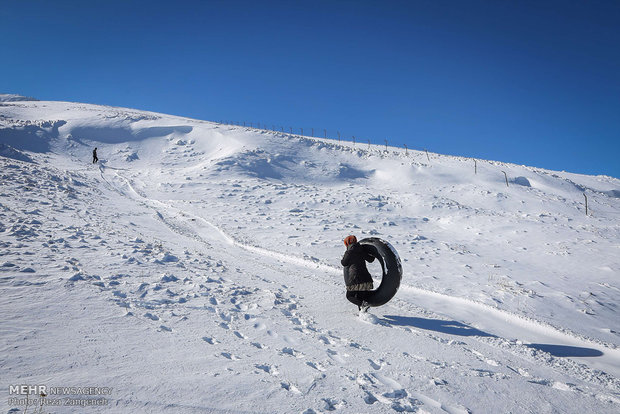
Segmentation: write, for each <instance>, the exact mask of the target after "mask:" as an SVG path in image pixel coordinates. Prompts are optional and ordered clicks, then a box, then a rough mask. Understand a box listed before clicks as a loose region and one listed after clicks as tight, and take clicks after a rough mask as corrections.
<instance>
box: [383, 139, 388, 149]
mask: <svg viewBox="0 0 620 414" xmlns="http://www.w3.org/2000/svg"><path fill="white" fill-rule="evenodd" d="M384 141H385V152H387V150H388V149H387V139H384Z"/></svg>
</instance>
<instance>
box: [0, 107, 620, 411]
mask: <svg viewBox="0 0 620 414" xmlns="http://www.w3.org/2000/svg"><path fill="white" fill-rule="evenodd" d="M94 147H97V148H98V155H99V159H100V163H99V164H97V165H93V164H91V153H92V150H93V148H94ZM474 168H476V170H475V169H474ZM504 172H505V173H506V175H504ZM0 176H1V181H0V255H1V256H2V257H1V258H0V292H1V294H2V297H3V300H2V302H1V304H0V307H1V310H2V314H3V315H4V317H3V318H2V319H1V320H0V332H1V333H2V335H1V338H2V339H1V341H0V346H1V352H0V376H1V378H2V380H3V384H1V389H2V393H3V394H2V401H3V404H5V407H6V410H7V411H8V412H11V413H16V412H23V409H24V404H25V402H24V398H25V397H26V395H15V393H11V392H10V386H11V385H15V384H29V385H31V384H40V385H41V384H42V385H45V386H47V387H86V386H93V387H108V388H111V392H110V393H109V394H106V395H104V396H103V397H104V400H105V401H104V403H105V405H102V406H98V407H75V406H69V405H64V404H65V403H66V402H67V401H64V400H63V401H61V403H62V405H46V406H45V407H43V408H44V409H45V410H47V412H59V413H61V412H62V413H64V412H150V413H156V412H175V413H176V412H181V413H185V412H187V413H195V412H218V413H219V412H234V413H244V412H256V413H280V412H281V413H289V412H298V413H319V412H327V411H336V412H351V413H361V412H394V411H396V412H420V413H467V412H472V413H476V412H482V413H491V412H513V413H555V412H562V413H573V412H574V413H584V412H592V413H615V412H618V411H619V410H620V349H618V345H619V344H620V324H619V322H618V320H619V319H618V304H619V299H620V282H619V276H620V259H619V257H620V255H619V254H618V253H619V249H620V224H619V223H620V221H619V220H618V219H619V218H620V180H618V179H616V178H612V177H605V176H584V175H576V174H570V173H566V172H556V171H548V170H543V169H539V168H533V167H526V166H518V165H512V164H505V163H501V162H494V161H483V160H477V161H476V164H474V160H471V159H465V158H458V157H449V156H443V155H439V154H428V156H427V154H426V153H424V152H417V151H407V152H405V150H404V149H398V148H388V149H387V150H386V148H385V147H384V146H369V145H360V144H359V143H358V144H354V143H351V142H342V143H339V142H338V141H334V140H324V139H314V138H308V137H300V136H296V135H288V134H282V133H277V132H271V131H263V130H256V129H250V128H242V127H235V126H226V125H220V124H216V123H212V122H205V121H197V120H192V119H186V118H181V117H174V116H168V115H162V114H156V113H150V112H144V111H137V110H130V109H124V108H113V107H103V106H96V105H86V104H77V103H67V102H46V101H12V102H3V103H0ZM506 181H508V182H506ZM584 194H585V196H587V199H588V206H589V214H588V215H586V214H585V206H584V202H585V198H584ZM348 234H355V235H357V236H358V238H363V237H369V236H375V237H381V238H384V239H386V240H389V241H390V243H392V245H393V246H394V247H395V248H396V249H397V251H398V253H399V255H400V257H401V260H402V262H403V270H404V275H403V281H402V284H401V289H400V290H399V292H398V294H397V295H396V297H395V298H394V299H393V300H392V301H391V302H389V303H388V304H387V305H385V306H382V307H378V308H372V309H371V311H370V313H369V314H362V315H358V313H357V309H356V307H355V306H353V305H352V304H350V303H348V302H347V301H346V299H345V298H344V288H343V280H342V268H341V266H340V258H341V256H342V254H343V252H344V246H343V245H342V239H343V238H344V236H346V235H348ZM377 266H379V265H377V264H376V263H373V264H370V265H369V269H370V270H371V272H372V273H373V275H375V276H376V277H377V280H378V279H379V278H380V274H381V269H380V267H377ZM16 397H19V398H20V399H21V400H15V399H14V398H16ZM28 397H29V403H31V404H32V402H33V400H32V399H33V398H37V396H35V395H28ZM59 397H60V396H59V395H53V394H52V395H48V397H47V400H46V401H47V402H46V404H51V401H52V400H51V399H53V398H56V401H58V398H59ZM62 397H66V396H62ZM70 397H72V398H74V400H75V401H84V400H85V399H86V398H90V397H91V396H84V395H81V396H80V395H74V394H71V395H70ZM99 397H102V396H99ZM11 399H12V400H11ZM40 402H41V400H40V399H39V400H37V401H35V403H36V404H40ZM39 408H40V407H39ZM34 409H35V407H33V406H32V405H31V406H29V408H28V412H33V411H34Z"/></svg>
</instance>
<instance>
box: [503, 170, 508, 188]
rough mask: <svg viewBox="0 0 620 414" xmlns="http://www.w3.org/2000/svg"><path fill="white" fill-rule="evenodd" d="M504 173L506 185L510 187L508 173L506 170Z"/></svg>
mask: <svg viewBox="0 0 620 414" xmlns="http://www.w3.org/2000/svg"><path fill="white" fill-rule="evenodd" d="M502 172H503V173H504V177H506V187H508V174H506V171H502Z"/></svg>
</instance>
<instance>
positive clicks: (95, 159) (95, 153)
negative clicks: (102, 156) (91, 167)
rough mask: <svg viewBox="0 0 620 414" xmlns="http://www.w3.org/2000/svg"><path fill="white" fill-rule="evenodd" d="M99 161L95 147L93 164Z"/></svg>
mask: <svg viewBox="0 0 620 414" xmlns="http://www.w3.org/2000/svg"><path fill="white" fill-rule="evenodd" d="M97 161H99V158H97V147H95V149H94V150H93V164H95V163H97Z"/></svg>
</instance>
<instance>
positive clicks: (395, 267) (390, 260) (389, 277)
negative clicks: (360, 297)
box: [344, 237, 403, 306]
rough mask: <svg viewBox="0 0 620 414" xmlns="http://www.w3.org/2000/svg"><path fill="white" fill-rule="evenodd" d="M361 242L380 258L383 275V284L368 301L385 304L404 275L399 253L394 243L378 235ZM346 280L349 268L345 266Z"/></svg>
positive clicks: (371, 303)
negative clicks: (393, 245)
mask: <svg viewBox="0 0 620 414" xmlns="http://www.w3.org/2000/svg"><path fill="white" fill-rule="evenodd" d="M359 244H361V245H362V246H364V248H365V249H366V250H367V251H368V253H370V255H371V256H373V257H374V258H376V259H377V260H379V263H381V269H383V275H382V277H381V284H379V287H378V288H377V289H375V290H373V291H372V293H371V294H370V295H369V297H368V299H366V301H367V302H368V303H369V304H370V306H381V305H385V304H386V303H388V302H389V301H390V299H392V298H393V297H394V295H395V294H396V292H397V291H398V288H399V287H400V280H401V279H402V276H403V268H402V265H401V263H400V258H399V257H398V253H396V250H395V249H394V247H392V245H391V244H390V243H388V242H386V241H385V240H382V239H380V238H378V237H368V238H366V239H362V240H360V241H359ZM344 272H345V280H346V279H347V278H346V276H347V275H346V273H347V272H348V268H346V267H345V268H344Z"/></svg>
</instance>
